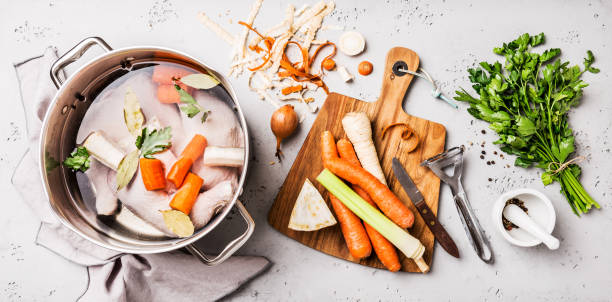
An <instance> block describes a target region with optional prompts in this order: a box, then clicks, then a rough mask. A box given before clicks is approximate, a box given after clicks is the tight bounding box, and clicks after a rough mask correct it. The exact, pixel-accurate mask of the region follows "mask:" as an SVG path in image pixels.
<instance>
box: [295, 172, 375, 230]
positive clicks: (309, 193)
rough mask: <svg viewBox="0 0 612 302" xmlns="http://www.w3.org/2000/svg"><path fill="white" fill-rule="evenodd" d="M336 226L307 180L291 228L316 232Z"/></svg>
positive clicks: (328, 211) (299, 196)
mask: <svg viewBox="0 0 612 302" xmlns="http://www.w3.org/2000/svg"><path fill="white" fill-rule="evenodd" d="M334 224H336V219H335V218H334V216H333V215H332V213H331V212H330V210H329V208H328V207H327V204H325V200H323V197H321V194H319V191H317V188H315V187H314V185H313V184H312V183H311V182H310V180H308V179H306V181H304V185H303V186H302V190H301V191H300V194H299V195H298V198H297V200H296V201H295V205H294V206H293V211H291V217H290V218H289V228H290V229H292V230H296V231H316V230H320V229H322V228H325V227H328V226H332V225H334ZM366 239H367V238H366Z"/></svg>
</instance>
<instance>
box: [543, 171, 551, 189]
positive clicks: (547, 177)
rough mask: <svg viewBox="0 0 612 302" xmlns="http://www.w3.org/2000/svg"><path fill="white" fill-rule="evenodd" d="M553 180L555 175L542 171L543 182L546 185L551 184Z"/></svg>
mask: <svg viewBox="0 0 612 302" xmlns="http://www.w3.org/2000/svg"><path fill="white" fill-rule="evenodd" d="M552 182H553V175H552V174H550V173H549V172H544V173H542V183H543V184H544V185H545V186H548V185H550V184H551V183H552Z"/></svg>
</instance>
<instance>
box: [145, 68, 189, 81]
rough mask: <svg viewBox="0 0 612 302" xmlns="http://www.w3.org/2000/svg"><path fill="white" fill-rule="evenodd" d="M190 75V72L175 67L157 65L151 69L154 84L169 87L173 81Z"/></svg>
mask: <svg viewBox="0 0 612 302" xmlns="http://www.w3.org/2000/svg"><path fill="white" fill-rule="evenodd" d="M192 73H193V72H191V71H188V70H186V69H183V68H180V67H176V66H168V65H157V66H155V67H154V68H153V77H152V79H153V82H155V83H158V84H167V85H170V84H172V83H174V79H180V78H182V77H184V76H186V75H189V74H192Z"/></svg>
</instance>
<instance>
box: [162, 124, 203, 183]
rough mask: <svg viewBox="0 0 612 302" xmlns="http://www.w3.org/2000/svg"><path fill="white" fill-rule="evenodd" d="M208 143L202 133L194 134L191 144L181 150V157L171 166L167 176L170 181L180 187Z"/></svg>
mask: <svg viewBox="0 0 612 302" xmlns="http://www.w3.org/2000/svg"><path fill="white" fill-rule="evenodd" d="M207 145H208V142H207V141H206V137H204V136H203V135H200V134H196V135H194V136H193V138H192V139H191V141H190V142H189V144H187V146H186V147H185V149H183V152H181V156H180V157H179V159H178V160H177V161H176V162H175V163H174V165H172V168H170V172H168V176H167V178H168V181H170V182H171V183H172V184H174V186H175V187H177V188H178V187H180V186H181V184H182V183H183V179H184V178H185V175H187V172H189V169H191V166H192V165H193V163H194V162H195V161H196V160H198V159H199V158H200V157H202V154H204V149H206V146H207Z"/></svg>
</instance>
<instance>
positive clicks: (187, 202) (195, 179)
mask: <svg viewBox="0 0 612 302" xmlns="http://www.w3.org/2000/svg"><path fill="white" fill-rule="evenodd" d="M202 183H204V180H203V179H202V178H201V177H200V176H197V175H196V174H193V173H191V172H190V173H189V174H187V177H185V183H183V185H182V186H181V187H180V189H179V190H178V191H176V194H174V197H172V201H170V207H171V208H173V209H175V210H178V211H181V212H183V213H185V215H189V213H190V212H191V208H193V205H194V204H195V202H196V200H197V199H198V194H200V188H201V187H202Z"/></svg>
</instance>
